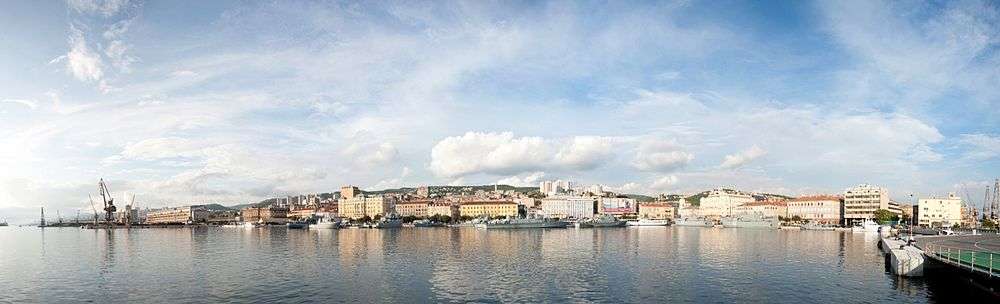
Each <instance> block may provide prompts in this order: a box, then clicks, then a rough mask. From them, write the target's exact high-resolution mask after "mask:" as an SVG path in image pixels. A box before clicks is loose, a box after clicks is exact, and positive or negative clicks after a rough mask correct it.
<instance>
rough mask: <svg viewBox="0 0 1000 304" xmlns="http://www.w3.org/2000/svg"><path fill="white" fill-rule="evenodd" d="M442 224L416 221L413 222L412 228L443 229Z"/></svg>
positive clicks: (430, 221)
mask: <svg viewBox="0 0 1000 304" xmlns="http://www.w3.org/2000/svg"><path fill="white" fill-rule="evenodd" d="M443 226H444V223H441V222H435V221H432V220H416V221H413V227H443Z"/></svg>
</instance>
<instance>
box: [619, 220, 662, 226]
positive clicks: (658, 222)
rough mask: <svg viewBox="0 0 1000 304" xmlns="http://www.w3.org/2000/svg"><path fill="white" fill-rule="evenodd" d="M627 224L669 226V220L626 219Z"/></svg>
mask: <svg viewBox="0 0 1000 304" xmlns="http://www.w3.org/2000/svg"><path fill="white" fill-rule="evenodd" d="M627 223H628V224H627V225H628V226H669V225H670V220H653V219H639V220H638V221H628V222H627Z"/></svg>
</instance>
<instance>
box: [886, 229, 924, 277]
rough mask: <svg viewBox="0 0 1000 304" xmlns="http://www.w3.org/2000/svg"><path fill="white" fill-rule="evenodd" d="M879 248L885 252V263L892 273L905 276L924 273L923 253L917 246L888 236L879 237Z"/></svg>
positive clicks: (916, 275)
mask: <svg viewBox="0 0 1000 304" xmlns="http://www.w3.org/2000/svg"><path fill="white" fill-rule="evenodd" d="M879 248H880V249H882V252H884V253H885V255H886V263H888V264H889V270H890V271H892V273H893V274H896V275H900V276H906V277H919V276H923V275H924V253H923V251H922V250H920V249H919V248H917V247H914V246H910V245H907V244H906V242H905V241H903V240H898V239H890V238H881V239H880V240H879Z"/></svg>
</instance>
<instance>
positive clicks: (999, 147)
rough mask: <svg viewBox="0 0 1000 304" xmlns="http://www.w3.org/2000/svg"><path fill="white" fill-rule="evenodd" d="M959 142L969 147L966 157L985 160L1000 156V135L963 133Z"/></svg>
mask: <svg viewBox="0 0 1000 304" xmlns="http://www.w3.org/2000/svg"><path fill="white" fill-rule="evenodd" d="M958 141H959V143H961V144H962V145H964V146H965V147H966V149H967V151H966V152H965V157H966V158H968V159H971V160H974V161H984V160H988V159H993V158H997V157H1000V137H998V136H991V135H989V134H962V135H961V136H959V139H958Z"/></svg>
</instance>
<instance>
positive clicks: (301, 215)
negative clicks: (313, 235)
mask: <svg viewBox="0 0 1000 304" xmlns="http://www.w3.org/2000/svg"><path fill="white" fill-rule="evenodd" d="M314 215H316V208H311V207H307V206H296V207H295V208H294V209H289V210H288V218H293V219H305V218H310V217H313V216H314Z"/></svg>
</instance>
